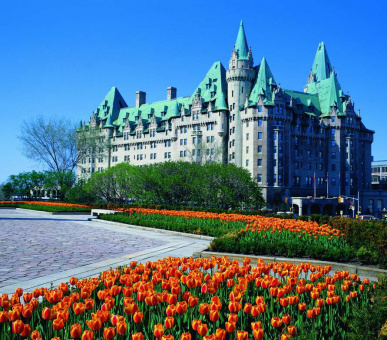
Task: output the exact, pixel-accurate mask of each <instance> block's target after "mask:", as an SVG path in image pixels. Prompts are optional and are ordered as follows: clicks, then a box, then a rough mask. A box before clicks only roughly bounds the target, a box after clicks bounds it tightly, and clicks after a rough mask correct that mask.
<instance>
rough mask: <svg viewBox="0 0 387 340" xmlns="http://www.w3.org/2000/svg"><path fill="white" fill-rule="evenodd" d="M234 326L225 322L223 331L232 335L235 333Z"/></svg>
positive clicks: (232, 323)
mask: <svg viewBox="0 0 387 340" xmlns="http://www.w3.org/2000/svg"><path fill="white" fill-rule="evenodd" d="M235 328H236V325H235V323H234V322H228V321H227V322H226V323H225V329H226V332H227V333H233V332H234V331H235Z"/></svg>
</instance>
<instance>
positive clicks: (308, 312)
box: [306, 309, 315, 319]
mask: <svg viewBox="0 0 387 340" xmlns="http://www.w3.org/2000/svg"><path fill="white" fill-rule="evenodd" d="M306 316H307V317H308V318H309V319H313V318H314V317H315V314H314V310H313V309H308V310H307V311H306Z"/></svg>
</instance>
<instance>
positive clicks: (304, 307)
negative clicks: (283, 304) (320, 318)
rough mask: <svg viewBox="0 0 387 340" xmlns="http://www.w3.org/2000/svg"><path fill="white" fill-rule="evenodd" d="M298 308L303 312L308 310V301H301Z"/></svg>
mask: <svg viewBox="0 0 387 340" xmlns="http://www.w3.org/2000/svg"><path fill="white" fill-rule="evenodd" d="M298 309H299V310H300V311H301V312H302V311H304V310H306V303H305V302H301V303H299V304H298Z"/></svg>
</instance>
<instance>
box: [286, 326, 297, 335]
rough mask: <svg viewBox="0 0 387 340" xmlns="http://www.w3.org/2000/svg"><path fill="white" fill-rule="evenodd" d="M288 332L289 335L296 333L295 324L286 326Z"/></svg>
mask: <svg viewBox="0 0 387 340" xmlns="http://www.w3.org/2000/svg"><path fill="white" fill-rule="evenodd" d="M288 333H289V334H290V335H296V333H297V328H296V326H288Z"/></svg>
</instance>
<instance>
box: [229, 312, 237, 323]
mask: <svg viewBox="0 0 387 340" xmlns="http://www.w3.org/2000/svg"><path fill="white" fill-rule="evenodd" d="M228 322H231V323H237V322H238V314H229V315H228Z"/></svg>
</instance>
